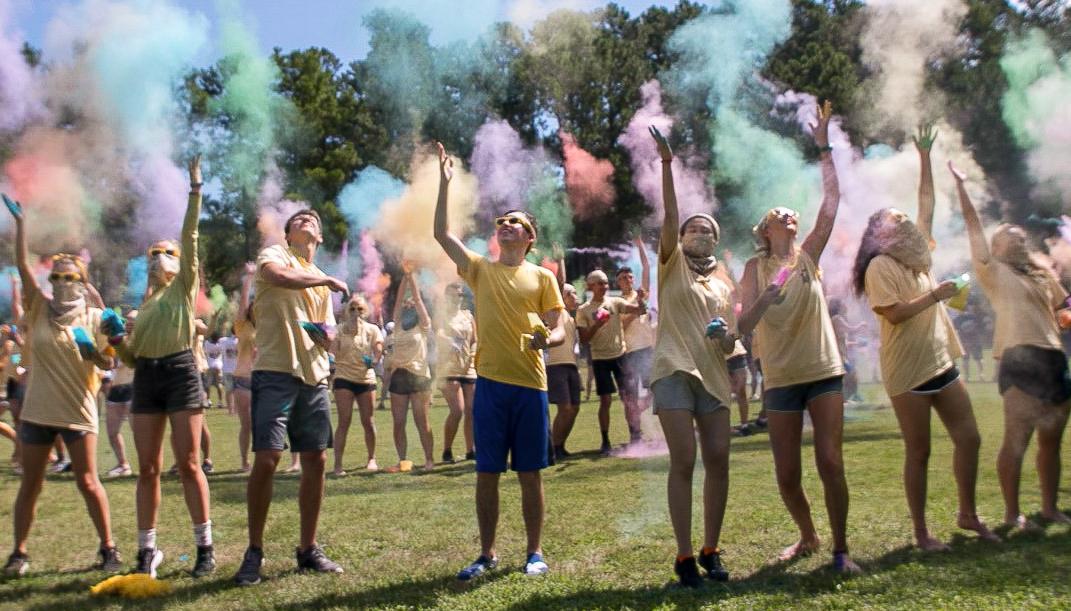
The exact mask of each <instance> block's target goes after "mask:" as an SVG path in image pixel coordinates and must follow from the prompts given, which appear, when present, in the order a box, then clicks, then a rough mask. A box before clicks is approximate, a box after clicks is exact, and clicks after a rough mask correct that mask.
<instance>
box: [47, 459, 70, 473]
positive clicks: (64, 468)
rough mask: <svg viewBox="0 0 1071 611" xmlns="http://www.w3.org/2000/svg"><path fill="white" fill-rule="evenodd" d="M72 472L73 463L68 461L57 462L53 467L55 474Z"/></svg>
mask: <svg viewBox="0 0 1071 611" xmlns="http://www.w3.org/2000/svg"><path fill="white" fill-rule="evenodd" d="M70 470H71V461H69V460H67V459H63V460H57V461H56V464H54V465H52V472H53V473H66V472H68V471H70Z"/></svg>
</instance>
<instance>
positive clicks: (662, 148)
mask: <svg viewBox="0 0 1071 611" xmlns="http://www.w3.org/2000/svg"><path fill="white" fill-rule="evenodd" d="M647 131H648V132H650V134H651V137H652V138H654V141H655V144H657V145H658V154H659V156H661V157H662V161H673V149H671V148H670V147H669V141H667V140H666V137H665V136H663V135H662V132H660V131H658V128H657V127H655V126H654V125H651V126H649V127H648V128H647Z"/></svg>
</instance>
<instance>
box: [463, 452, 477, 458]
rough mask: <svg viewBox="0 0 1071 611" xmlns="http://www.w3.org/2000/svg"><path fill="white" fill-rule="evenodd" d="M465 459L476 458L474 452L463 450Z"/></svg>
mask: <svg viewBox="0 0 1071 611" xmlns="http://www.w3.org/2000/svg"><path fill="white" fill-rule="evenodd" d="M465 460H476V452H465Z"/></svg>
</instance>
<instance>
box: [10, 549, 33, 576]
mask: <svg viewBox="0 0 1071 611" xmlns="http://www.w3.org/2000/svg"><path fill="white" fill-rule="evenodd" d="M29 570H30V557H29V556H27V555H26V554H23V553H22V552H11V555H10V556H8V557H7V564H5V565H4V574H5V575H14V576H16V577H19V576H22V575H25V574H26V571H29Z"/></svg>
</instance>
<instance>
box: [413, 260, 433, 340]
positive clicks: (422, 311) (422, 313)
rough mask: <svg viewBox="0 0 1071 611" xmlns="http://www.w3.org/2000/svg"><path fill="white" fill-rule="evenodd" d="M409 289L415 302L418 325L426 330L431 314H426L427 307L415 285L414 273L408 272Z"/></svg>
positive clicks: (429, 324) (428, 326)
mask: <svg viewBox="0 0 1071 611" xmlns="http://www.w3.org/2000/svg"><path fill="white" fill-rule="evenodd" d="M409 289H410V290H411V291H413V301H414V302H416V311H417V316H419V317H420V327H421V328H422V329H424V330H425V331H427V330H428V329H430V328H431V316H429V315H428V308H427V307H426V306H425V305H424V298H423V297H422V296H421V295H420V287H418V286H417V281H416V275H415V274H409Z"/></svg>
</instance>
